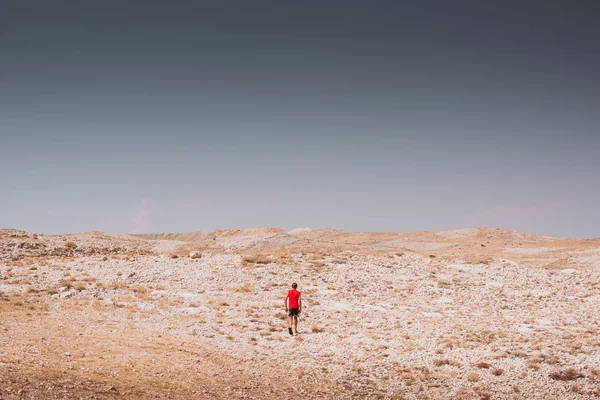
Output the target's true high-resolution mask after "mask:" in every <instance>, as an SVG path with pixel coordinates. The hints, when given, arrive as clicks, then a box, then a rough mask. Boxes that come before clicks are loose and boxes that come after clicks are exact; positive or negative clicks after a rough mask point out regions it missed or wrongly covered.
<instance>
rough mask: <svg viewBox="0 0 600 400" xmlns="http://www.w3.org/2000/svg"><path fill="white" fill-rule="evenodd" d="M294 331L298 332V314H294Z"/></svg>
mask: <svg viewBox="0 0 600 400" xmlns="http://www.w3.org/2000/svg"><path fill="white" fill-rule="evenodd" d="M294 332H295V333H298V316H297V315H294Z"/></svg>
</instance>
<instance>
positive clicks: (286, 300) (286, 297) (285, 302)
mask: <svg viewBox="0 0 600 400" xmlns="http://www.w3.org/2000/svg"><path fill="white" fill-rule="evenodd" d="M288 297H290V295H289V294H288V295H287V296H285V300H284V301H283V305H284V306H285V312H287V311H288V306H287V305H288Z"/></svg>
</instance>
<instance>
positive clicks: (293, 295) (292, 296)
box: [288, 289, 300, 308]
mask: <svg viewBox="0 0 600 400" xmlns="http://www.w3.org/2000/svg"><path fill="white" fill-rule="evenodd" d="M299 298H300V292H299V291H297V290H296V289H292V290H288V299H289V308H300V305H299V304H298V299H299Z"/></svg>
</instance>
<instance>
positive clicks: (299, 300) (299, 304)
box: [298, 294, 302, 314]
mask: <svg viewBox="0 0 600 400" xmlns="http://www.w3.org/2000/svg"><path fill="white" fill-rule="evenodd" d="M301 312H302V294H299V295H298V314H300V313H301Z"/></svg>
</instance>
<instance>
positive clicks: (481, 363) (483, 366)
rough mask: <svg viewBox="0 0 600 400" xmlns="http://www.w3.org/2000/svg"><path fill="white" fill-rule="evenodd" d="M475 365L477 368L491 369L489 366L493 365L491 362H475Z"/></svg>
mask: <svg viewBox="0 0 600 400" xmlns="http://www.w3.org/2000/svg"><path fill="white" fill-rule="evenodd" d="M475 366H476V367H477V368H481V369H489V368H491V367H492V366H491V365H490V364H488V363H486V362H480V363H477V364H475Z"/></svg>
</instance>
